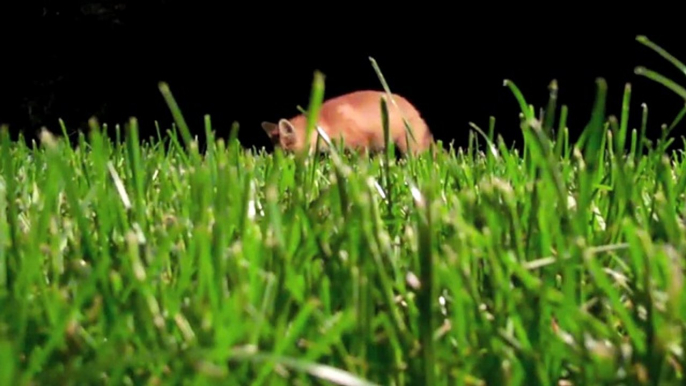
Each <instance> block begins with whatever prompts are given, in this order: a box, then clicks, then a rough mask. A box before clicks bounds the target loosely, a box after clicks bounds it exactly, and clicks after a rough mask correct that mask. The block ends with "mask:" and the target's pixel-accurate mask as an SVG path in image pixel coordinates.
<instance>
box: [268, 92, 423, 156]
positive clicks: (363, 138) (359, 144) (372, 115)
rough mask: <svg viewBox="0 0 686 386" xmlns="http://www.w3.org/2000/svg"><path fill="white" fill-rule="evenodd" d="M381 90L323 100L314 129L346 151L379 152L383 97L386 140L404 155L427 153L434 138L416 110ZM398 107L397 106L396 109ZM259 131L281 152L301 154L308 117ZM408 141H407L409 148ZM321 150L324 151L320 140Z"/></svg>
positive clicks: (315, 136) (313, 135) (312, 137)
mask: <svg viewBox="0 0 686 386" xmlns="http://www.w3.org/2000/svg"><path fill="white" fill-rule="evenodd" d="M387 96H388V94H386V93H385V92H383V91H371V90H363V91H355V92H352V93H349V94H344V95H341V96H338V97H335V98H331V99H329V100H326V101H325V102H324V103H323V104H322V106H321V108H320V110H319V118H318V121H317V126H319V127H320V128H322V129H323V130H324V131H325V132H326V134H327V135H328V136H329V138H330V139H331V141H333V142H334V143H335V142H336V141H338V140H339V139H340V138H342V139H343V143H344V145H345V147H346V148H349V149H355V150H363V149H366V150H370V151H372V152H373V151H378V150H381V149H383V148H384V147H385V143H384V131H383V121H382V118H381V98H382V97H384V98H386V101H387V103H386V106H387V108H388V126H389V137H390V138H389V141H392V142H394V143H395V145H396V146H397V147H398V149H399V150H400V151H401V152H402V153H403V154H406V153H407V152H408V148H409V151H412V152H413V153H418V152H422V151H425V150H427V149H428V148H429V147H430V145H431V143H432V142H433V135H432V134H431V132H430V131H429V128H428V126H427V125H426V122H424V119H422V117H421V115H420V114H419V111H417V109H416V108H415V107H414V106H413V105H412V104H411V103H410V102H409V101H408V100H407V99H405V98H404V97H402V96H400V95H397V94H393V100H394V101H395V103H393V102H392V101H390V100H389V99H388V98H387ZM396 104H397V106H396ZM403 118H405V119H407V122H408V123H409V125H410V127H411V128H412V133H413V134H414V140H413V139H412V136H411V135H410V133H409V132H407V130H406V129H405V124H404V122H403ZM262 128H263V129H264V131H265V132H266V133H267V135H268V136H269V138H270V139H271V141H272V143H273V144H274V146H278V147H280V148H281V149H283V150H284V151H300V150H303V149H305V148H306V146H307V144H306V143H305V142H306V135H307V132H306V130H307V116H305V115H303V114H299V115H296V116H294V117H292V118H290V119H281V120H279V122H278V123H272V122H262ZM318 136H319V134H318V133H317V131H316V129H315V130H313V131H312V133H311V134H310V143H309V146H310V148H314V146H315V145H316V143H317V139H318ZM408 140H409V142H410V144H409V146H408ZM320 148H322V149H323V150H326V149H327V144H326V143H325V142H324V141H322V142H321V143H320Z"/></svg>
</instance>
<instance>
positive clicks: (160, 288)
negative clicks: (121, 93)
mask: <svg viewBox="0 0 686 386" xmlns="http://www.w3.org/2000/svg"><path fill="white" fill-rule="evenodd" d="M640 39H644V40H641V42H643V43H645V42H647V39H645V38H640ZM651 44H652V43H651ZM653 47H656V46H654V45H653ZM374 64H375V63H374ZM375 68H376V67H375ZM637 73H639V74H641V75H645V76H647V77H648V78H651V79H653V80H656V81H659V82H661V83H663V84H665V85H668V87H669V86H672V87H671V88H672V89H673V90H675V92H677V94H678V93H679V89H678V87H673V85H674V82H672V81H671V80H669V79H667V78H664V77H662V76H661V75H659V74H657V73H654V72H651V71H648V70H645V69H642V68H639V69H637ZM323 81H324V79H323V76H321V75H317V76H316V77H315V82H314V84H313V94H312V100H311V103H310V106H309V108H308V111H315V112H316V111H317V109H318V107H319V105H320V104H321V100H322V96H323ZM505 86H506V87H508V88H509V90H510V91H511V92H512V95H513V97H514V98H513V100H514V101H515V102H516V103H519V105H520V107H521V110H522V120H521V123H522V126H521V129H522V130H523V133H524V138H525V145H524V150H523V152H521V154H520V152H519V151H517V150H514V149H512V148H508V146H507V145H506V144H505V143H504V142H503V140H502V138H500V137H496V136H495V132H496V126H495V120H494V119H492V120H491V121H490V126H489V128H488V134H487V133H486V132H485V131H484V130H482V129H481V128H479V127H478V126H476V125H473V127H474V128H475V131H474V132H472V133H471V134H470V146H469V147H467V148H466V149H459V150H455V149H452V148H451V149H450V150H448V151H445V152H442V151H436V154H435V160H434V158H433V157H432V155H431V154H425V155H423V156H419V157H409V158H408V159H402V160H395V159H394V158H391V157H390V156H389V153H388V152H387V153H385V154H380V155H375V156H373V157H371V158H370V157H365V156H360V155H355V154H344V153H340V152H336V151H335V148H334V151H333V153H332V154H331V156H330V157H320V158H317V157H306V156H304V155H302V154H300V155H290V154H283V153H281V152H280V151H277V152H275V153H274V154H267V153H264V152H256V151H254V150H251V149H244V148H242V147H241V146H240V144H239V143H238V142H237V140H236V134H237V129H238V127H237V126H235V127H234V129H233V131H232V134H231V136H230V138H229V140H228V141H224V140H222V139H215V138H214V134H213V131H212V126H211V121H210V119H209V117H208V118H206V120H205V125H206V127H205V133H206V135H207V149H205V151H203V152H201V151H199V149H198V147H197V144H196V143H195V142H194V140H193V138H192V137H191V134H190V130H189V129H188V125H186V123H185V122H184V120H183V116H182V115H181V113H180V110H179V108H178V106H176V103H175V102H174V99H173V96H172V95H171V92H170V91H169V89H168V87H167V86H166V85H161V91H162V94H163V96H164V98H165V100H166V101H167V102H168V104H169V106H170V108H171V110H172V113H173V116H174V118H175V120H176V123H177V125H176V126H175V127H178V128H179V131H180V134H179V132H178V131H177V130H176V129H175V128H173V129H172V130H169V131H167V135H166V136H164V137H162V136H161V134H160V138H161V139H162V140H163V141H160V140H149V141H141V140H139V138H138V135H139V134H138V124H137V122H136V121H135V120H131V121H130V122H129V124H128V125H126V126H125V127H124V133H121V132H120V130H119V128H118V127H117V128H116V129H117V134H116V136H117V137H119V136H121V135H122V134H124V135H123V137H124V138H125V140H124V141H123V142H116V141H111V140H110V139H109V136H108V135H107V134H108V131H109V129H108V128H107V127H106V126H105V125H102V126H101V125H100V124H99V123H98V122H96V121H94V120H93V121H91V126H92V127H91V130H90V131H89V133H88V134H81V135H80V136H79V138H78V143H76V144H69V143H67V139H66V137H65V138H57V137H53V136H52V135H50V134H49V133H47V132H45V133H43V135H42V137H41V142H40V144H36V143H33V144H32V145H31V146H29V145H27V144H25V143H24V141H18V142H11V141H10V139H9V135H8V133H7V130H6V128H5V129H4V130H3V131H2V137H1V138H0V139H1V141H0V154H1V159H0V177H1V178H2V179H1V180H0V211H2V213H0V307H1V309H2V312H1V313H0V357H1V360H0V384H3V385H4V384H18V385H28V384H116V385H120V384H121V385H157V384H231V385H234V384H235V385H245V384H257V385H279V384H295V385H298V384H326V383H333V384H339V385H370V384H380V385H421V384H427V385H428V384H431V385H434V384H435V385H443V384H451V385H501V384H508V385H509V384H512V385H515V384H521V385H551V384H558V383H562V381H565V382H567V383H568V384H569V383H571V384H574V385H596V384H658V383H659V384H665V383H669V384H672V383H676V382H682V383H683V381H684V376H683V368H684V365H686V357H685V356H684V355H685V354H684V348H685V346H686V340H685V339H684V337H683V334H684V327H685V322H686V304H685V302H686V297H685V296H684V291H683V290H684V277H683V274H684V259H683V256H684V254H685V253H686V237H684V236H686V229H685V227H684V221H683V217H684V190H685V189H684V188H686V160H685V159H684V156H683V153H682V152H681V151H674V152H667V150H666V149H667V146H669V145H670V144H671V141H672V139H670V138H668V136H667V134H668V133H669V132H670V130H671V129H673V128H674V127H675V126H677V125H678V123H679V121H680V119H681V117H683V115H684V114H683V113H684V112H683V111H682V113H680V114H679V115H678V116H677V119H676V120H675V122H673V123H672V124H671V125H670V126H665V127H663V128H662V129H663V131H662V132H663V133H664V135H663V136H662V137H661V138H660V139H659V140H658V141H656V142H655V143H651V142H650V141H648V140H647V138H646V137H645V133H646V132H647V128H648V127H649V126H650V125H651V124H650V122H649V120H648V109H647V107H645V106H644V108H643V110H642V111H640V112H639V114H640V115H641V117H642V120H641V122H642V126H641V127H639V128H630V127H629V126H628V125H629V124H628V122H629V115H630V114H636V113H635V112H632V111H630V109H629V104H630V101H631V99H632V98H633V96H632V94H631V87H630V86H629V85H627V87H626V88H625V94H624V99H623V101H624V105H623V106H624V107H623V108H622V110H621V112H620V116H619V117H618V118H617V117H615V116H613V115H610V114H607V113H606V111H605V94H606V84H605V82H604V81H603V80H602V79H598V81H597V90H598V92H597V96H596V103H595V106H594V109H593V111H592V112H591V114H590V119H589V123H588V125H587V127H586V128H585V129H584V131H583V134H582V135H581V137H580V139H579V140H578V141H577V142H575V143H570V141H569V136H568V129H567V127H566V117H567V109H566V107H565V106H561V107H560V108H559V109H558V108H557V105H558V101H557V85H556V83H555V82H553V83H551V88H550V101H549V103H548V104H547V107H546V109H545V110H544V111H543V113H542V114H541V115H538V116H537V115H536V114H535V110H534V108H533V107H532V106H530V105H529V104H528V103H527V101H526V100H525V98H524V96H523V95H522V94H521V93H520V92H519V90H518V88H517V87H516V85H515V84H514V83H513V82H512V81H509V80H508V81H506V82H505ZM386 87H387V86H386ZM380 107H381V108H382V111H385V109H386V108H387V107H386V102H384V101H381V104H380ZM558 110H559V113H558ZM685 111H686V109H685ZM384 122H387V119H385V118H384ZM310 123H314V120H310ZM310 129H314V125H311V127H310ZM179 135H180V136H179ZM165 141H166V142H165ZM484 142H485V144H486V151H485V152H483V151H480V150H479V149H481V148H482V147H481V145H482V143H484ZM74 145H75V146H74Z"/></svg>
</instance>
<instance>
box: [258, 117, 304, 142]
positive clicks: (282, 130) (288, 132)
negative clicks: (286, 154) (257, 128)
mask: <svg viewBox="0 0 686 386" xmlns="http://www.w3.org/2000/svg"><path fill="white" fill-rule="evenodd" d="M262 129H263V130H264V131H265V132H266V133H267V136H269V139H270V140H271V142H272V144H273V145H274V146H278V147H280V148H282V149H283V150H293V149H294V148H295V147H296V145H297V143H298V133H297V132H296V129H295V126H293V124H292V123H291V122H290V121H289V120H288V119H280V120H279V123H273V122H262Z"/></svg>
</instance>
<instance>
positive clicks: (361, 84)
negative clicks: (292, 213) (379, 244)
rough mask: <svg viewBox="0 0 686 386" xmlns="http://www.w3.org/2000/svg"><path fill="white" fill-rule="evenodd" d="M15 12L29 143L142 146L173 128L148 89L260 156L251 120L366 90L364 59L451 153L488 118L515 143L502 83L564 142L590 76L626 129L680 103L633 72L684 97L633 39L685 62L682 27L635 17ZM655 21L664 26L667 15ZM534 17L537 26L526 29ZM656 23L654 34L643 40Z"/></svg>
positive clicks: (240, 9) (178, 9) (427, 11)
mask: <svg viewBox="0 0 686 386" xmlns="http://www.w3.org/2000/svg"><path fill="white" fill-rule="evenodd" d="M18 4H21V5H19V7H18V8H16V9H13V10H11V11H3V13H4V15H3V16H4V17H7V16H9V19H10V20H9V24H7V23H5V24H4V26H5V28H8V29H7V30H6V32H7V33H6V34H4V37H3V43H4V44H3V46H2V57H3V59H2V67H3V71H2V75H1V78H0V87H1V89H2V92H1V93H0V95H1V96H0V98H2V99H1V100H0V122H2V123H7V124H9V125H10V128H11V130H12V131H13V132H14V133H15V134H16V132H18V131H23V132H24V133H25V135H26V136H28V137H32V136H34V135H35V134H36V133H37V131H38V129H39V128H40V127H42V126H45V127H47V128H48V129H50V130H51V131H53V132H59V131H60V128H59V126H58V122H57V119H58V118H63V119H64V120H65V121H66V124H67V126H68V129H69V131H70V132H72V133H73V132H76V131H77V130H78V129H83V128H86V127H87V120H88V118H89V117H90V116H92V115H95V116H97V117H98V118H99V120H100V121H101V122H107V123H109V124H110V125H113V124H115V123H124V122H126V120H127V119H128V117H130V116H136V117H137V118H138V119H139V121H140V124H141V129H142V130H143V131H144V133H143V134H144V136H147V135H153V133H154V120H158V121H159V122H160V124H161V126H162V127H163V128H167V127H169V125H170V124H171V122H172V118H171V115H170V113H169V110H168V109H167V107H166V105H165V104H164V100H163V98H162V96H161V94H160V93H159V90H158V88H157V85H158V82H159V81H166V82H168V83H169V85H170V86H171V89H172V92H173V93H174V95H175V97H176V99H177V101H178V102H179V104H180V106H181V109H182V111H183V112H184V115H185V116H186V119H187V121H188V123H189V124H190V125H191V129H192V130H193V131H195V132H197V133H199V134H201V133H202V130H203V120H202V119H203V115H204V114H210V115H211V117H212V121H213V126H214V129H215V130H216V131H217V133H218V135H219V136H223V137H228V135H229V129H230V126H231V123H232V122H234V121H237V122H238V123H239V124H240V135H239V138H240V140H241V142H242V143H243V144H244V145H245V146H253V145H254V146H258V147H261V146H264V145H267V143H268V141H267V138H266V137H265V135H264V134H263V132H262V131H261V128H260V126H259V123H260V122H261V121H263V120H272V121H274V120H277V119H278V118H280V117H290V116H292V115H294V114H295V113H297V110H296V107H295V106H296V105H298V104H299V105H301V106H306V105H307V103H308V97H309V92H310V87H311V84H312V78H313V72H314V71H315V70H321V71H322V72H323V73H324V74H325V75H326V96H327V97H331V96H334V95H338V94H342V93H345V92H349V91H353V90H355V89H369V88H373V89H380V88H381V86H380V82H379V80H378V79H377V77H376V74H375V73H374V70H373V68H372V66H371V63H370V62H369V59H368V58H369V56H373V57H374V58H375V59H376V60H377V61H378V63H379V65H380V67H381V70H382V72H383V73H384V75H385V77H386V79H387V80H388V82H389V84H390V87H391V89H392V90H393V91H394V92H397V93H400V94H402V95H404V96H406V97H407V98H408V99H410V100H411V101H412V102H414V103H415V104H416V105H417V107H418V108H419V109H420V110H421V111H422V113H423V115H424V116H425V119H426V120H427V122H428V124H429V126H430V127H431V129H432V131H433V132H434V134H435V136H436V137H437V138H438V139H442V140H443V141H444V142H449V141H452V140H455V142H456V143H457V144H460V145H463V144H465V141H466V138H467V135H468V132H469V130H470V129H469V126H468V123H469V122H470V121H472V122H475V123H477V124H478V125H479V126H481V127H482V128H484V129H486V128H487V126H488V118H489V116H490V115H494V116H495V117H496V119H497V125H496V132H497V133H500V134H502V135H503V136H504V137H505V139H506V140H508V141H509V142H512V141H521V137H520V135H519V125H518V117H517V114H518V112H519V107H518V104H517V102H516V100H515V99H514V97H513V95H512V94H511V93H510V91H509V90H508V89H506V88H504V87H503V79H505V78H508V79H512V80H513V81H514V82H515V83H516V84H517V85H518V86H519V87H520V88H521V90H522V91H523V92H524V95H525V96H526V97H527V99H528V101H529V102H530V103H534V104H535V105H536V106H537V107H541V106H544V105H545V103H546V102H547V98H548V89H547V87H548V84H549V83H550V81H551V80H552V79H557V80H558V82H559V86H560V94H559V95H560V102H559V103H565V104H567V105H569V107H570V117H569V126H570V130H571V131H572V132H573V133H578V132H579V131H580V130H581V129H582V128H583V126H584V125H585V124H586V122H587V121H588V119H589V117H590V113H591V107H592V105H593V100H594V97H595V92H596V84H595V79H596V78H597V77H604V78H605V79H606V80H607V82H608V84H609V99H608V113H611V114H616V115H619V114H620V106H621V100H622V92H623V88H624V83H625V82H631V83H632V85H633V97H632V109H633V110H632V112H633V116H632V120H631V127H632V128H633V127H637V126H638V124H639V122H640V110H639V106H640V104H641V103H643V102H646V103H647V104H648V106H649V109H650V119H649V121H650V123H651V126H650V128H651V129H652V130H657V129H658V128H659V125H660V124H661V123H665V122H669V121H671V120H672V119H673V118H674V116H675V115H676V114H677V113H678V111H679V109H680V108H681V107H682V106H683V101H682V100H681V99H680V98H679V97H678V96H677V95H676V94H674V93H672V92H671V91H668V90H667V89H665V88H664V87H663V86H661V85H658V84H655V83H653V82H651V81H649V80H647V79H645V78H641V77H638V76H636V75H634V73H633V70H634V68H635V67H636V66H637V65H646V66H648V67H650V68H652V69H655V70H657V71H659V72H661V73H663V74H665V75H667V76H669V77H670V78H672V79H674V80H676V81H677V82H679V83H681V84H686V79H684V77H683V75H682V74H680V73H679V72H678V71H677V70H676V69H675V68H674V67H673V66H672V65H671V64H669V63H668V62H667V61H666V60H664V59H663V58H661V57H659V56H658V55H657V54H656V53H654V52H652V51H651V50H649V49H648V48H646V47H644V46H643V45H641V44H640V43H638V42H637V41H636V40H635V38H636V35H638V34H645V35H647V36H648V37H649V38H651V39H652V40H653V41H655V42H656V43H658V44H660V45H661V46H663V47H664V48H666V49H667V50H668V51H669V52H671V53H672V54H673V55H675V56H676V57H677V58H680V59H682V60H684V61H686V46H685V45H683V43H682V42H683V41H684V37H686V34H685V33H684V32H682V31H683V28H680V27H679V24H673V25H671V24H669V23H667V22H666V21H664V18H662V19H657V18H655V19H650V16H649V15H648V14H647V12H642V10H640V9H639V10H638V11H640V12H641V13H635V15H634V16H632V17H629V16H627V15H624V16H620V15H619V14H618V13H619V12H620V11H617V10H615V11H614V12H615V13H614V14H613V13H609V12H608V13H606V14H601V13H599V12H598V11H597V10H595V9H591V8H587V9H584V8H582V7H581V6H579V8H578V9H575V8H569V9H560V10H555V11H552V10H546V9H543V8H541V9H538V8H534V7H531V8H522V9H519V10H517V9H516V8H512V9H506V8H504V7H503V6H501V5H496V3H492V4H490V3H482V4H480V5H479V4H477V5H474V6H472V4H468V5H467V4H464V5H463V4H459V3H454V4H449V3H444V4H446V5H444V6H437V5H428V3H426V4H424V3H418V2H415V3H406V5H405V6H402V4H401V3H399V2H393V3H389V4H384V3H371V2H368V3H362V4H354V3H344V2H319V3H316V4H315V5H313V6H312V7H310V8H308V7H307V6H303V7H301V8H296V7H295V6H294V5H293V4H290V3H272V4H271V5H270V3H267V2H262V3H259V2H245V3H231V2H219V1H215V2H207V3H203V2H198V1H195V2H190V1H186V2H183V1H170V0H148V1H142V0H138V1H125V0H120V1H106V0H103V1H99V2H94V1H51V2H48V1H26V2H18ZM470 7H471V10H468V9H469V8H470ZM518 11H519V12H518ZM546 11H550V13H545V12H546ZM660 11H661V12H662V13H663V16H662V17H664V15H666V14H669V12H671V11H669V10H664V9H660ZM536 12H542V13H541V14H540V15H539V16H532V15H533V14H535V13H536ZM639 16H640V17H643V19H641V18H639ZM656 21H657V22H660V25H659V27H660V29H656V28H655V27H653V26H654V25H655V23H654V22H656ZM671 26H672V27H673V28H672V27H671ZM685 124H686V123H685ZM682 126H683V125H682ZM650 134H651V136H653V137H654V136H655V135H656V134H657V132H656V131H653V132H651V133H650Z"/></svg>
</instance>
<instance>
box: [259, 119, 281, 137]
mask: <svg viewBox="0 0 686 386" xmlns="http://www.w3.org/2000/svg"><path fill="white" fill-rule="evenodd" d="M262 130H264V131H265V132H266V133H267V135H268V136H269V137H270V138H271V137H273V136H274V135H279V128H278V127H277V126H276V123H272V122H262Z"/></svg>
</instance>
